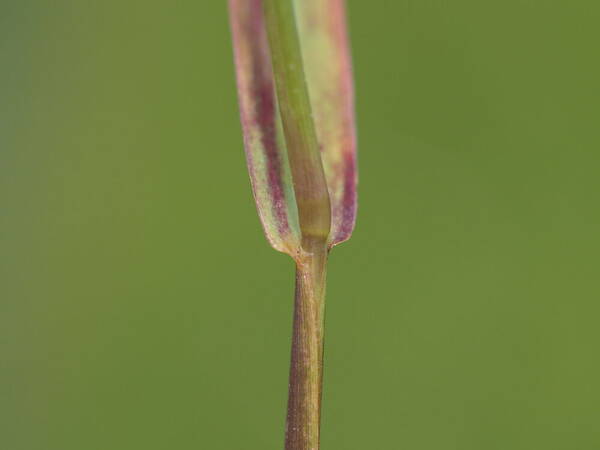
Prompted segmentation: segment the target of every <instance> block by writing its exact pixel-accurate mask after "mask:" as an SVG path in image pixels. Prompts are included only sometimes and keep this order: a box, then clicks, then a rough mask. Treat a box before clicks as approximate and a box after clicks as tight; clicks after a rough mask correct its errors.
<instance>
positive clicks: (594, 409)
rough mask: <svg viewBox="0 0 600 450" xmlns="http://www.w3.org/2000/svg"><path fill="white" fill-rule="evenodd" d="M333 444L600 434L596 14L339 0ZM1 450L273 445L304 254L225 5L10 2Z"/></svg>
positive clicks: (0, 293)
mask: <svg viewBox="0 0 600 450" xmlns="http://www.w3.org/2000/svg"><path fill="white" fill-rule="evenodd" d="M349 15H350V24H351V29H352V41H353V54H354V60H355V72H356V85H357V111H358V119H359V138H360V170H361V173H360V179H361V185H360V209H359V220H358V224H357V229H356V232H355V234H354V237H353V239H352V240H351V241H350V242H348V243H346V244H344V245H342V246H340V247H339V248H338V249H336V251H334V252H333V254H332V258H331V264H330V276H329V296H328V317H327V350H326V374H325V394H324V395H325V398H324V417H323V426H324V429H323V448H324V449H325V450H327V449H332V450H333V449H340V450H352V449H355V450H358V449H361V450H363V449H375V450H379V449H411V450H439V449H444V450H481V449H486V450H496V449H498V450H500V449H501V450H521V449H523V450H537V449H544V450H593V449H595V450H597V449H599V448H600V425H599V424H600V381H599V380H600V363H599V361H598V353H599V351H598V347H599V344H600V327H599V326H598V322H599V321H598V316H599V315H600V306H599V303H598V300H599V298H600V283H599V276H598V254H599V251H600V239H599V238H598V228H599V227H598V226H599V223H600V212H599V208H598V195H599V193H600V182H599V179H598V175H599V169H600V154H599V144H600V138H599V133H598V100H599V96H598V79H599V78H600V70H599V69H598V64H597V59H598V58H597V53H598V41H599V39H600V33H599V32H598V22H599V19H600V8H599V7H598V3H597V2H596V1H584V0H572V1H570V2H567V1H542V0H537V1H535V0H529V1H528V0H507V1H503V2H481V1H475V0H457V1H453V2H448V1H439V0H438V1H431V0H429V1H428V0H426V1H423V0H402V1H381V2H363V1H359V0H353V1H350V2H349ZM0 252H1V253H0V448H1V449H3V450H4V449H5V450H106V449H117V450H120V449H123V450H124V449H127V450H138V449H139V450H167V449H169V450H170V449H177V450H187V449H190V450H191V449H223V450H229V449H248V450H251V449H257V450H258V449H260V450H264V449H280V448H282V443H283V428H284V416H285V412H284V411H285V404H286V395H287V387H286V386H287V373H288V364H289V347H290V332H291V318H292V317H291V316H292V291H293V266H292V263H291V261H290V260H289V258H288V257H286V256H284V255H281V254H278V253H276V252H274V251H273V250H271V249H270V248H269V246H268V244H267V243H266V241H265V239H264V237H263V235H262V233H261V230H260V226H259V222H258V218H257V215H256V213H255V211H254V204H253V202H252V197H251V193H250V186H249V182H248V176H247V173H246V167H245V162H244V157H243V150H242V139H241V132H240V126H239V121H238V110H237V103H236V97H235V87H234V78H233V64H232V57H231V42H230V37H229V29H228V21H227V14H226V5H225V2H223V1H215V2H212V1H211V2H207V1H202V2H200V1H191V0H181V1H175V2H153V1H150V2H149V1H141V0H126V1H116V0H104V1H83V0H72V1H67V0H55V1H52V2H51V1H42V0H38V1H35V0H2V1H1V2H0Z"/></svg>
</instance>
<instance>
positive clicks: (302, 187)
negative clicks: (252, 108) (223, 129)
mask: <svg viewBox="0 0 600 450" xmlns="http://www.w3.org/2000/svg"><path fill="white" fill-rule="evenodd" d="M263 11H264V16H265V24H266V28H267V36H268V39H269V47H270V49H271V60H272V64H273V76H274V79H275V87H276V92H277V100H278V105H279V111H280V114H281V120H282V123H283V131H284V134H285V141H286V146H287V150H288V159H289V163H290V169H291V172H292V181H293V184H294V193H295V195H296V204H297V205H298V219H299V222H300V229H301V231H302V236H303V238H306V237H309V238H313V237H320V238H327V236H328V235H329V229H330V227H331V207H330V202H329V193H328V190H327V181H326V180H325V172H324V171H323V163H322V161H321V152H320V149H319V144H318V142H317V134H316V131H315V126H314V123H313V117H312V112H311V106H310V101H309V94H308V88H307V86H306V79H305V76H304V66H303V63H302V54H301V51H300V40H299V38H298V30H297V26H296V16H295V14H294V5H293V4H292V0H263Z"/></svg>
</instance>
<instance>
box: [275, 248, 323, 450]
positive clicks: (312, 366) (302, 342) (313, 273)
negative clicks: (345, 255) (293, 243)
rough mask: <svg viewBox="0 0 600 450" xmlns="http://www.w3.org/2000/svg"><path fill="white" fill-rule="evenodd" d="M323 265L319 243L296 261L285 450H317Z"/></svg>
mask: <svg viewBox="0 0 600 450" xmlns="http://www.w3.org/2000/svg"><path fill="white" fill-rule="evenodd" d="M326 264H327V249H326V246H325V245H322V244H319V245H315V246H314V248H313V249H311V251H308V252H306V253H305V254H303V255H302V256H301V257H300V258H298V260H297V262H296V299H295V306H294V330H293V337H292V361H291V366H290V383H289V399H288V412H287V423H286V433H285V450H318V449H319V437H320V423H321V395H322V382H323V322H324V309H325V272H326Z"/></svg>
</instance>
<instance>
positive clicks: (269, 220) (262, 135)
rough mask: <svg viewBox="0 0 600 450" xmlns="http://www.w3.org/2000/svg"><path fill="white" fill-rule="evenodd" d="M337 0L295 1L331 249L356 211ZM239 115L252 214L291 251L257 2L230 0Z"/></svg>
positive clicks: (279, 134)
mask: <svg viewBox="0 0 600 450" xmlns="http://www.w3.org/2000/svg"><path fill="white" fill-rule="evenodd" d="M344 3H345V2H344V0H294V6H295V13H296V22H297V28H298V34H299V39H300V45H301V52H302V59H303V62H304V71H305V75H306V81H307V86H308V92H309V97H310V105H311V109H312V113H313V119H314V126H315V129H316V133H317V140H318V143H319V147H320V149H321V158H322V163H323V168H324V170H325V177H326V180H327V188H328V192H329V197H330V204H331V212H332V218H331V229H330V234H329V238H328V243H329V246H330V247H332V246H334V245H336V244H339V243H341V242H343V241H345V240H347V239H348V238H349V237H350V235H351V233H352V230H353V228H354V222H355V217H356V185H357V168H356V132H355V120H354V98H353V82H352V67H351V60H350V52H349V45H348V38H347V31H346V19H345V5H344ZM229 10H230V19H231V29H232V33H233V44H234V52H235V65H236V74H237V86H238V95H239V103H240V114H241V121H242V129H243V134H244V145H245V149H246V159H247V163H248V170H249V172H250V179H251V182H252V189H253V192H254V198H255V200H256V205H257V209H258V213H259V216H260V219H261V222H262V225H263V228H264V230H265V234H266V236H267V239H268V240H269V242H270V243H271V245H272V246H273V247H274V248H275V249H276V250H279V251H282V252H285V253H288V254H290V255H292V256H295V255H297V254H298V251H299V248H300V243H301V233H300V227H299V223H298V211H297V206H296V200H295V196H294V187H293V182H292V176H291V171H290V166H289V162H288V155H287V151H286V144H285V137H284V134H283V129H282V124H281V118H280V117H279V113H278V108H277V99H276V94H275V85H274V80H273V73H272V66H271V58H270V52H269V43H268V39H267V35H266V30H265V23H264V17H263V8H262V1H261V0H230V1H229Z"/></svg>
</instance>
